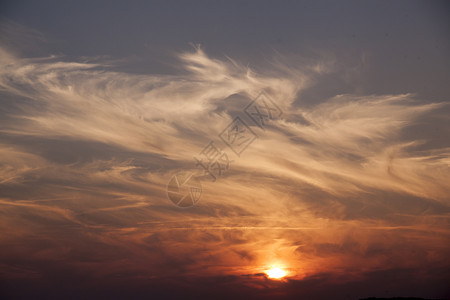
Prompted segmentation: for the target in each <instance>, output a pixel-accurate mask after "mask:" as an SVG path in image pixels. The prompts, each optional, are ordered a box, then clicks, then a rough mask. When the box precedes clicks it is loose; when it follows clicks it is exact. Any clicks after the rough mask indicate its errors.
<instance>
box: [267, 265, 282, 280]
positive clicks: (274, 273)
mask: <svg viewBox="0 0 450 300" xmlns="http://www.w3.org/2000/svg"><path fill="white" fill-rule="evenodd" d="M266 274H267V276H268V277H269V278H273V279H279V278H283V277H284V276H286V271H284V270H283V269H280V268H272V269H269V270H267V271H266Z"/></svg>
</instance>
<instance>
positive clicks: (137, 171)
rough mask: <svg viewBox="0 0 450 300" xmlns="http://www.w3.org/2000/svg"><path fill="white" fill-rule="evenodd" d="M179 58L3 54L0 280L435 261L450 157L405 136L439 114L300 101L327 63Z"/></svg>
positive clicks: (417, 107)
mask: <svg viewBox="0 0 450 300" xmlns="http://www.w3.org/2000/svg"><path fill="white" fill-rule="evenodd" d="M177 59H178V61H179V62H180V66H181V67H180V71H179V72H178V73H175V74H172V75H158V74H144V75H143V74H132V73H125V72H119V71H114V70H113V68H112V64H111V62H109V61H101V60H96V61H90V62H89V61H83V62H70V61H66V58H64V57H57V56H51V57H43V58H22V57H19V56H17V55H15V54H14V53H11V52H9V51H7V50H5V49H2V50H1V51H0V62H1V66H0V93H1V95H2V100H1V101H2V107H3V108H2V110H1V112H0V113H1V118H0V119H1V121H0V123H1V125H0V126H1V129H0V135H1V137H2V142H1V144H0V165H1V170H0V184H1V188H2V189H1V194H0V198H1V200H0V212H1V213H2V219H1V220H2V221H1V223H0V226H1V230H2V231H5V232H6V231H8V232H9V234H8V236H7V237H6V238H3V243H5V241H6V242H11V241H14V242H15V243H16V246H15V247H16V248H17V249H16V250H17V251H3V252H2V254H1V257H0V258H1V260H2V261H16V262H17V265H16V267H14V268H12V267H11V268H9V269H10V271H9V273H8V274H16V273H17V272H18V271H17V270H18V269H23V270H25V271H24V273H23V274H24V275H23V276H28V275H29V276H30V278H31V277H33V278H34V277H36V276H38V275H37V273H36V272H38V273H39V274H40V275H39V276H44V277H45V276H50V275H49V274H52V272H54V270H50V269H45V268H44V269H42V266H41V264H45V263H46V262H55V259H60V260H61V261H63V262H64V263H63V264H64V268H68V269H70V270H77V271H73V272H75V273H76V274H85V273H86V274H88V275H87V276H91V277H93V278H109V277H114V276H115V275H117V274H119V275H120V274H125V275H126V276H131V277H135V278H141V279H142V278H154V277H157V278H160V277H161V276H162V277H164V276H169V277H170V276H172V275H174V274H179V273H181V274H188V275H198V274H202V275H205V274H228V275H232V276H241V275H245V274H247V275H249V274H250V275H252V274H260V273H261V272H263V270H264V268H265V267H266V266H267V264H270V263H284V264H286V265H288V266H290V268H291V269H292V273H293V274H296V276H294V277H293V278H296V279H302V278H310V277H311V276H314V275H315V274H323V273H326V274H328V273H330V274H334V275H336V274H338V275H348V276H349V277H351V278H353V277H358V276H359V275H357V274H358V272H362V273H364V272H373V271H377V270H386V269H390V268H399V269H401V268H415V267H416V268H423V267H427V266H428V267H436V266H439V265H441V264H445V258H446V256H445V254H446V253H448V250H449V249H448V246H447V245H446V244H445V243H444V241H445V238H446V237H448V229H445V228H446V227H445V224H447V223H448V211H449V210H448V201H449V198H448V195H449V192H450V185H449V182H450V181H449V178H450V168H449V167H450V157H449V149H450V145H448V143H447V142H446V141H439V142H434V143H433V142H430V141H432V140H433V139H436V138H435V137H432V136H420V138H419V137H418V136H419V135H413V134H411V133H409V134H407V132H408V130H409V129H411V128H415V127H417V126H423V127H425V128H428V129H429V128H431V127H433V126H434V125H435V124H446V122H448V118H447V119H446V118H445V117H443V116H442V115H440V114H439V112H440V111H444V110H448V105H447V104H445V103H426V102H424V101H422V100H420V99H416V97H415V96H414V95H412V94H403V95H349V94H344V95H335V96H334V97H332V98H330V99H324V100H323V101H321V102H320V104H315V105H311V104H308V105H303V103H302V93H304V92H305V91H306V90H307V89H308V88H310V87H312V86H314V85H317V84H319V83H320V76H321V75H322V74H324V73H327V72H331V71H332V66H333V64H332V63H331V64H330V63H329V62H327V61H325V62H324V61H320V62H317V63H310V62H308V63H305V61H300V64H299V65H296V64H294V63H292V64H291V65H289V64H288V65H286V64H284V63H282V62H281V61H277V60H275V61H274V63H273V64H272V65H271V69H270V70H268V71H267V73H265V72H264V69H263V68H260V69H259V70H258V72H257V71H255V70H252V69H250V68H248V67H245V66H243V65H242V64H240V63H239V62H237V61H235V60H232V59H229V58H227V59H223V60H220V59H215V58H211V57H209V56H208V55H207V54H206V53H205V52H204V51H203V50H202V49H201V48H199V47H197V48H195V49H194V51H192V52H188V53H182V54H180V55H179V56H178V58H177ZM286 59H287V60H288V61H289V58H286ZM261 91H265V92H266V93H267V94H268V95H270V97H271V98H272V99H273V100H274V102H276V103H277V105H278V106H279V107H280V108H281V110H282V111H283V115H282V117H281V118H280V119H278V120H274V121H273V122H271V123H270V124H269V125H268V126H267V127H266V128H265V130H263V129H260V128H258V127H257V126H256V125H254V124H252V123H251V120H250V119H248V118H247V119H245V122H247V123H248V124H249V125H250V126H251V128H252V130H254V131H255V132H256V134H257V135H258V138H257V139H256V140H255V141H254V142H253V143H252V144H251V145H250V146H249V147H248V148H247V150H246V151H245V152H244V153H243V155H242V156H241V157H237V156H232V155H233V154H232V152H231V151H230V150H229V149H227V148H226V147H225V145H223V144H222V146H223V149H224V150H226V151H227V153H228V154H229V156H230V157H232V159H233V162H232V164H231V167H230V170H228V171H227V172H225V173H224V176H222V177H219V178H218V180H217V181H216V182H209V181H206V180H205V181H204V182H202V183H203V195H202V199H201V202H200V203H199V206H197V207H194V208H193V209H190V210H178V209H177V208H176V207H174V206H173V205H172V204H171V203H170V202H169V200H167V199H166V195H165V188H166V184H167V181H168V180H169V179H170V177H171V176H172V175H173V174H175V173H176V172H177V171H179V170H194V169H195V161H194V159H193V156H194V155H197V154H198V153H199V152H200V151H201V150H202V149H203V147H205V146H206V145H207V143H208V142H209V141H210V140H213V141H215V142H217V143H220V139H219V138H218V134H219V133H220V132H221V131H222V130H223V129H224V128H225V127H226V126H227V125H228V124H229V123H230V122H231V121H232V119H233V117H235V116H236V115H241V116H243V118H245V115H243V113H242V110H243V109H244V107H245V106H246V105H247V104H248V103H249V102H250V101H251V100H253V99H254V97H256V96H257V95H258V94H259V93H260V92H261ZM447 124H448V123H447ZM428 129H427V130H428ZM424 130H425V129H424ZM425 131H426V130H425ZM438 138H441V139H442V138H443V137H442V136H440V137H438ZM36 228H38V229H39V232H40V233H39V234H38V233H36ZM429 231H433V235H429ZM36 234H38V237H36ZM33 238H35V239H33ZM29 240H31V242H29ZM403 245H408V247H409V248H414V249H416V250H415V251H416V252H414V253H413V252H411V251H409V250H408V249H409V248H408V249H405V247H403ZM28 249H34V252H35V253H33V255H32V256H31V257H29V258H27V259H24V257H27V255H29V250H28ZM393 260H395V263H393ZM31 262H32V263H31ZM28 263H29V264H31V266H30V265H29V264H28ZM4 265H8V266H10V264H7V263H4ZM99 266H102V267H101V268H99ZM36 270H37V271H36ZM78 272H79V273H78ZM26 274H28V275H26ZM6 276H8V275H6ZM11 276H12V275H11ZM158 276H160V277H158ZM256 277H258V276H256ZM258 278H259V277H258ZM261 280H263V279H261ZM248 284H249V285H251V284H252V283H248Z"/></svg>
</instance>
